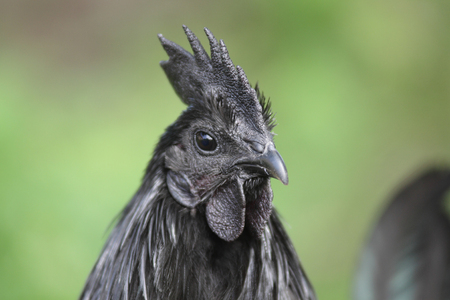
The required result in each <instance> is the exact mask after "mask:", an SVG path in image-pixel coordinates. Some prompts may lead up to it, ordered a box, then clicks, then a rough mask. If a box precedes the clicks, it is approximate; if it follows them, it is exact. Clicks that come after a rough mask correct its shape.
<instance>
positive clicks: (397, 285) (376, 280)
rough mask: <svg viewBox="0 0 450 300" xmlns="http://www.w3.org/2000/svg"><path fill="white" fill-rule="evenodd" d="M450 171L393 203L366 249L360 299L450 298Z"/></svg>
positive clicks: (423, 180) (416, 183)
mask: <svg viewBox="0 0 450 300" xmlns="http://www.w3.org/2000/svg"><path fill="white" fill-rule="evenodd" d="M449 190H450V170H430V171H427V172H425V173H424V174H422V175H420V176H419V177H418V178H416V179H415V180H413V181H412V182H411V183H409V184H408V185H406V186H405V187H403V188H402V189H401V190H400V191H399V192H398V194H397V195H396V196H395V197H394V198H393V200H392V201H391V202H390V203H389V205H388V206H387V208H386V209H385V211H384V212H383V214H382V215H381V217H380V219H379V220H378V222H377V224H376V226H375V229H374V231H373V232H372V235H371V237H370V239H369V242H368V244H367V245H366V247H365V249H364V251H363V254H362V257H361V260H360V265H359V269H358V272H357V274H356V282H355V291H354V299H355V300H444V299H450V220H449V216H448V212H446V210H445V207H444V199H445V195H446V193H448V192H449Z"/></svg>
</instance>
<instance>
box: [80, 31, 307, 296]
mask: <svg viewBox="0 0 450 300" xmlns="http://www.w3.org/2000/svg"><path fill="white" fill-rule="evenodd" d="M184 29H185V32H186V35H187V36H188V40H189V42H190V44H191V47H192V49H193V52H194V55H192V54H190V53H189V52H187V51H186V50H184V49H183V48H181V47H180V46H178V45H177V44H175V43H173V42H171V41H168V40H167V39H165V38H164V37H163V36H162V35H159V38H160V41H161V43H162V45H163V47H164V49H165V50H166V52H167V53H168V55H169V60H168V61H163V62H161V66H162V67H163V69H164V71H165V72H166V75H167V76H168V78H169V81H170V82H171V84H172V85H173V87H174V89H175V91H176V92H177V94H178V95H179V96H180V98H181V99H182V101H183V102H184V103H186V104H187V105H188V108H187V109H186V110H185V111H184V112H183V113H182V114H181V116H180V117H179V118H178V119H177V120H176V121H175V123H173V124H172V125H171V126H169V127H168V128H167V130H166V132H165V133H164V134H163V135H162V137H161V139H160V141H159V143H158V145H157V146H156V149H155V151H154V154H153V158H152V159H151V161H150V163H149V165H148V167H147V169H146V172H145V176H144V178H143V181H142V185H141V187H140V188H139V190H138V191H137V193H136V194H135V196H134V197H133V199H132V200H131V201H130V202H129V204H128V205H127V206H126V207H125V209H124V210H123V212H122V214H121V217H120V219H119V221H118V223H117V225H116V227H115V228H114V229H113V231H112V233H111V235H110V237H109V239H108V241H107V243H106V245H105V247H104V249H103V251H102V253H101V254H100V257H99V259H98V261H97V263H96V265H95V266H94V268H93V270H92V272H91V274H90V276H89V278H88V280H87V282H86V285H85V288H84V290H83V292H82V295H81V296H80V299H82V300H88V299H112V300H118V299H130V300H131V299H240V300H244V299H283V300H284V299H305V300H306V299H315V295H314V291H313V289H312V287H311V285H310V283H309V281H308V279H307V277H306V275H305V273H304V271H303V269H302V267H301V265H300V262H299V260H298V257H297V254H296V252H295V250H294V248H293V246H292V243H291V242H290V240H289V237H288V236H287V235H286V232H285V231H284V229H283V226H282V224H281V222H280V220H279V218H278V216H277V213H276V212H275V211H274V210H273V209H272V197H273V194H272V189H271V187H270V180H269V177H274V178H277V179H279V180H281V181H282V182H283V183H285V184H287V182H288V177H287V171H286V167H285V165H284V162H283V160H282V158H281V156H280V154H279V153H278V151H277V150H276V149H275V146H274V144H273V134H272V128H273V118H272V114H271V112H270V105H269V103H268V102H267V101H266V100H265V99H264V97H263V96H262V95H261V94H260V93H259V91H258V89H257V88H256V89H253V88H252V87H251V86H250V84H249V82H248V80H247V77H246V76H245V74H244V72H243V70H242V69H241V68H240V67H235V66H234V64H233V63H232V61H231V59H230V58H229V55H228V50H227V48H226V47H225V44H224V43H223V41H220V42H218V41H217V40H216V39H215V38H214V36H213V35H212V33H211V32H210V31H209V30H207V29H205V32H206V34H207V36H208V39H209V41H210V46H211V57H209V56H208V54H207V53H206V51H205V50H204V49H203V47H202V45H201V44H200V42H199V41H198V39H197V38H196V37H195V35H194V34H193V33H192V32H191V31H190V30H189V29H188V28H187V27H184ZM199 132H201V134H200V135H201V136H203V137H205V136H206V135H208V136H209V137H208V139H214V141H215V142H216V143H217V145H214V147H212V146H211V145H209V144H204V145H200V146H199V145H198V136H199V134H198V133H199ZM205 134H206V135H205Z"/></svg>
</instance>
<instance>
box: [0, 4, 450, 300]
mask: <svg viewBox="0 0 450 300" xmlns="http://www.w3.org/2000/svg"><path fill="white" fill-rule="evenodd" d="M182 24H186V25H188V26H189V27H190V28H191V29H192V30H193V31H194V32H195V33H196V34H197V35H198V36H199V38H200V40H201V41H202V42H203V43H207V42H206V38H205V36H204V34H203V27H204V26H207V27H208V28H210V29H211V31H212V32H213V33H214V34H215V35H216V37H218V38H222V39H224V40H225V42H226V44H227V46H228V50H229V52H230V54H231V57H232V59H233V61H234V63H235V64H239V65H241V66H242V67H243V68H244V70H245V71H246V73H247V76H248V78H249V80H250V82H252V83H255V82H256V81H259V83H260V86H261V88H262V90H263V91H264V93H265V94H266V96H270V98H271V100H272V103H273V109H274V111H275V112H277V121H278V123H279V125H278V126H277V127H276V128H275V132H276V133H277V134H278V136H277V137H276V144H277V148H278V150H279V151H280V153H281V154H282V156H283V158H284V160H285V162H286V165H287V167H288V171H289V177H290V184H289V185H288V186H283V185H282V184H281V183H279V182H276V181H273V183H272V185H273V189H274V193H275V200H274V203H275V206H276V207H277V208H278V210H279V211H280V212H281V214H282V216H283V217H284V219H285V221H286V223H287V227H288V231H289V234H290V236H291V237H292V239H293V241H294V243H295V246H296V249H297V251H298V253H299V255H300V258H301V260H302V262H303V264H304V267H305V269H306V271H307V272H308V275H309V276H310V279H311V281H312V283H313V284H314V286H315V288H316V290H317V294H318V296H319V298H320V299H349V297H350V293H351V282H352V276H353V271H354V269H355V265H356V262H357V259H358V252H359V250H360V247H361V245H362V244H363V243H364V240H365V236H366V234H367V233H368V230H369V229H370V226H371V224H372V223H373V222H374V220H375V219H376V217H377V214H378V213H379V210H380V209H381V208H382V207H383V205H384V204H385V202H386V199H387V197H388V196H389V195H391V194H392V192H393V190H394V189H395V188H396V187H398V186H399V184H401V183H403V182H405V180H406V179H407V178H409V177H410V176H412V175H413V174H415V173H416V172H418V171H420V170H421V169H423V168H425V167H426V166H428V165H442V164H449V163H450V97H449V96H450V47H449V46H450V2H449V1H437V0H435V1H406V0H381V1H325V0H322V1H320V0H319V1H311V0H309V1H223V2H217V1H200V0H198V1H181V0H179V1H175V0H168V1H164V2H162V1H161V2H156V1H142V0H141V1H134V0H131V1H130V0H126V1H125V0H116V1H105V0H77V1H76V0H66V1H57V0H40V1H33V0H0V298H1V299H46V300H49V299H50V300H51V299H76V298H77V296H78V295H79V293H80V291H81V289H82V286H83V284H84V281H85V279H86V277H87V275H88V273H89V271H90V269H91V268H92V266H93V265H94V262H95V260H96V259H97V256H98V254H99V252H100V250H101V248H102V245H103V243H104V241H105V239H106V236H107V231H106V230H107V227H108V225H109V224H110V222H111V220H112V219H113V218H114V216H116V214H117V213H118V212H119V211H120V210H121V209H122V207H123V206H124V205H125V204H126V203H127V201H128V200H129V199H130V197H131V196H132V195H133V193H134V191H135V190H136V189H137V187H138V186H139V182H140V179H141V177H142V175H143V170H144V168H145V166H146V164H147V162H148V160H149V159H150V156H151V152H152V150H153V147H154V145H155V144H156V142H157V140H158V138H159V136H160V135H161V134H162V133H163V131H164V129H165V128H166V127H167V126H168V125H169V124H170V123H171V122H173V121H174V120H175V118H176V117H177V116H178V115H179V114H180V112H181V111H182V110H183V109H184V106H183V104H182V103H181V102H180V101H179V100H178V99H177V96H176V95H175V93H174V92H173V90H172V88H171V86H170V85H169V83H168V81H167V79H166V77H165V75H164V73H163V71H162V70H161V68H160V67H159V65H158V62H159V61H160V60H165V59H167V55H166V54H165V52H164V51H163V49H162V47H161V46H160V44H159V41H158V39H157V37H156V35H157V34H158V33H163V34H164V36H166V37H167V38H168V39H170V40H173V41H175V42H177V43H179V44H180V45H182V46H184V47H188V43H187V40H186V37H185V36H184V33H183V30H182V28H181V25H182Z"/></svg>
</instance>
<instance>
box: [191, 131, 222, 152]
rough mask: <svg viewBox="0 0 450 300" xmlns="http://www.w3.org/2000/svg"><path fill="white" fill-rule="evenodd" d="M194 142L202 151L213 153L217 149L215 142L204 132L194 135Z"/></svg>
mask: <svg viewBox="0 0 450 300" xmlns="http://www.w3.org/2000/svg"><path fill="white" fill-rule="evenodd" d="M195 142H196V143H197V146H198V147H199V148H200V149H201V150H203V151H214V150H216V148H217V142H216V140H215V139H214V138H213V137H212V136H210V135H209V134H207V133H206V132H204V131H198V132H197V133H196V134H195Z"/></svg>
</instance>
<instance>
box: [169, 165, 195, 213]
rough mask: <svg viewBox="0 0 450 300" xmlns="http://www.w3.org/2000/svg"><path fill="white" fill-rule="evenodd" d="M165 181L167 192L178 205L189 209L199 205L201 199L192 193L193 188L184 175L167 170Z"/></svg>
mask: <svg viewBox="0 0 450 300" xmlns="http://www.w3.org/2000/svg"><path fill="white" fill-rule="evenodd" d="M166 179H167V187H168V188H169V192H170V194H171V195H172V197H173V198H174V199H175V200H176V201H177V202H178V203H180V204H181V205H183V206H186V207H189V208H194V207H195V206H196V205H197V204H198V203H200V201H201V199H200V197H199V196H198V195H197V194H196V193H193V192H192V188H193V186H192V184H191V181H190V180H189V178H187V176H186V175H184V174H183V173H178V172H174V171H172V170H169V171H168V172H167V176H166Z"/></svg>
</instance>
